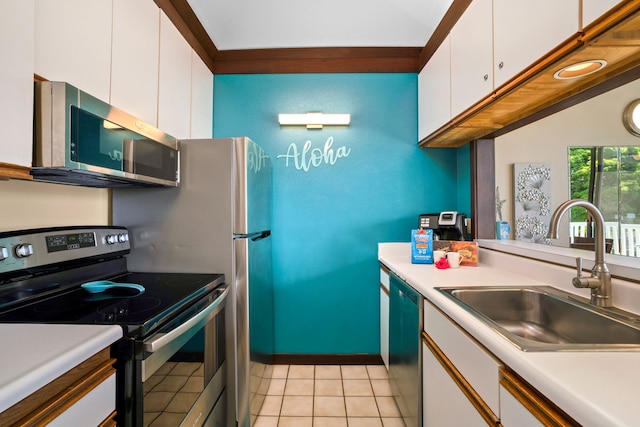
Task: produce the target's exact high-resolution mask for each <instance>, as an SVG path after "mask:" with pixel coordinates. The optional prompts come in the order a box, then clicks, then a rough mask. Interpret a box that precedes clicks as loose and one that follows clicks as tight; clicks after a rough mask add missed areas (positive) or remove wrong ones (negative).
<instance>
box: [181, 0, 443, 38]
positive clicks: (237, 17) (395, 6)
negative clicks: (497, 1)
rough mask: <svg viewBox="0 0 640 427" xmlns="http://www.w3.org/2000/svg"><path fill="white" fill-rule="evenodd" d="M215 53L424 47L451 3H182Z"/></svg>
mask: <svg viewBox="0 0 640 427" xmlns="http://www.w3.org/2000/svg"><path fill="white" fill-rule="evenodd" d="M187 2H188V3H189V5H190V6H191V8H192V9H193V11H194V13H195V15H196V16H197V17H198V19H199V21H200V22H201V23H202V25H203V27H204V28H205V30H206V32H207V34H208V35H209V37H210V38H211V40H212V41H213V43H214V44H215V46H216V48H217V49H218V50H220V51H224V50H237V49H274V48H275V49H278V48H321V47H424V46H425V45H426V44H427V42H428V41H429V38H430V37H431V35H432V34H433V32H434V30H435V29H436V27H437V26H438V24H439V23H440V21H441V20H442V18H443V17H444V15H445V12H446V11H447V10H448V9H449V7H450V6H451V3H453V0H348V1H345V0H322V1H317V0H296V1H291V0H271V1H264V0H187Z"/></svg>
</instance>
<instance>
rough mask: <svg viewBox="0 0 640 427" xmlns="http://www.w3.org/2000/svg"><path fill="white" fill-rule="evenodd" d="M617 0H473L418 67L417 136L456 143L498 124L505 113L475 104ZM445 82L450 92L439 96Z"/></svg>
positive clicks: (512, 83) (500, 91)
mask: <svg viewBox="0 0 640 427" xmlns="http://www.w3.org/2000/svg"><path fill="white" fill-rule="evenodd" d="M616 3H617V2H615V1H612V0H605V1H600V0H563V1H557V0H540V1H535V2H532V1H525V0H473V1H472V2H471V3H470V4H469V6H468V7H467V9H466V10H465V11H464V13H463V14H462V16H461V17H460V18H459V19H458V21H457V22H456V24H455V25H454V27H453V28H452V30H451V32H450V33H449V37H448V38H447V39H446V40H445V42H443V44H442V46H441V47H440V49H438V51H437V52H436V54H434V55H433V57H432V58H430V59H429V61H428V62H427V64H426V65H425V67H424V68H423V70H422V71H421V72H420V74H419V78H418V86H419V89H418V97H419V98H418V117H419V132H418V135H419V141H422V142H421V144H425V145H426V144H429V145H433V146H440V147H447V146H453V147H455V146H460V145H462V144H463V143H465V142H468V141H469V140H471V139H473V138H478V137H482V136H484V135H487V134H489V133H490V132H491V131H493V130H495V129H498V128H500V127H501V126H504V125H505V123H503V122H505V121H506V119H505V118H504V117H501V116H500V114H501V112H500V111H498V113H493V112H492V113H488V114H486V115H482V114H481V112H483V111H485V110H486V109H487V108H489V107H490V106H494V104H495V102H496V100H497V99H499V98H500V97H504V96H505V94H507V93H511V92H512V90H513V89H514V88H515V87H518V85H519V84H521V83H522V81H524V80H522V79H521V77H522V76H524V75H525V74H524V73H523V72H524V71H525V70H531V69H532V67H535V65H536V64H538V63H540V60H541V59H543V58H545V57H546V56H547V55H548V54H550V53H552V52H553V53H554V54H557V53H556V52H558V51H559V50H561V49H563V48H565V47H564V46H566V45H569V44H570V42H571V40H573V39H577V38H578V37H579V35H580V30H581V28H582V27H583V26H584V25H586V24H587V23H588V22H591V21H593V20H594V19H596V18H597V17H598V16H600V15H602V14H603V13H605V12H606V11H607V10H609V9H610V8H611V7H613V6H614V5H615V4H616ZM581 11H582V15H581ZM445 52H448V54H449V64H448V65H449V68H450V72H449V74H447V73H446V71H445V72H442V70H445V69H446V65H447V64H445V63H446V59H443V58H444V55H445ZM443 64H445V65H443ZM436 70H438V71H436ZM527 76H528V77H530V75H527ZM447 88H450V98H449V100H447V99H445V98H446V90H447ZM518 102H519V103H520V104H521V103H522V101H518ZM520 104H518V103H511V104H509V105H507V106H505V107H504V108H503V110H502V112H504V111H507V112H513V111H514V108H516V106H517V105H520ZM441 106H443V107H444V109H445V110H446V107H447V106H450V115H449V116H448V117H445V116H444V115H443V111H442V109H440V107H441ZM512 115H513V114H512ZM447 124H448V126H444V125H447Z"/></svg>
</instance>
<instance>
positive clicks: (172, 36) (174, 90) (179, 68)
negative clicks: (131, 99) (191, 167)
mask: <svg viewBox="0 0 640 427" xmlns="http://www.w3.org/2000/svg"><path fill="white" fill-rule="evenodd" d="M159 72H160V74H159V82H160V84H159V86H158V128H159V129H162V130H163V131H165V132H167V133H169V134H170V135H173V136H175V137H176V138H181V139H184V138H189V136H190V134H191V130H190V127H191V117H190V112H191V46H189V43H187V41H186V40H185V39H184V37H182V34H180V32H179V31H178V30H177V29H176V27H174V26H173V24H172V23H171V21H169V18H167V16H166V15H165V14H164V12H161V13H160V70H159Z"/></svg>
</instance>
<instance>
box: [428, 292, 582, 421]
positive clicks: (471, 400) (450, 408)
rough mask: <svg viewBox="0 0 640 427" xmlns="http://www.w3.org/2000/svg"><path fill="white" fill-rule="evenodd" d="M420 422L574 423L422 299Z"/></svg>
mask: <svg viewBox="0 0 640 427" xmlns="http://www.w3.org/2000/svg"><path fill="white" fill-rule="evenodd" d="M422 343H423V347H422V350H423V351H422V383H423V387H422V390H423V395H422V399H423V402H422V404H423V421H424V423H423V425H424V426H425V427H426V426H440V425H452V426H462V425H464V426H486V425H491V426H495V425H502V426H504V427H516V426H517V427H539V426H543V425H562V426H564V425H567V426H568V425H577V423H576V422H575V420H573V419H572V418H571V417H569V416H568V415H567V414H566V413H565V412H563V411H562V410H561V409H559V408H558V407H557V406H555V404H553V403H552V402H551V401H550V400H549V399H547V398H546V397H545V396H543V395H542V394H541V393H540V392H538V391H537V390H536V389H534V388H533V387H531V385H529V384H528V383H527V382H526V381H524V380H523V379H522V378H520V377H519V376H518V375H517V373H514V372H513V371H512V370H510V369H509V368H508V367H506V366H504V365H503V363H502V362H501V361H500V360H498V359H496V358H495V357H494V355H493V354H492V353H490V352H489V351H488V350H487V349H486V348H485V347H483V346H482V345H480V344H479V343H478V342H477V341H475V340H474V339H473V338H472V337H471V336H469V335H468V334H467V333H466V332H465V331H464V330H462V329H461V328H460V327H459V326H458V325H457V324H455V323H454V322H453V321H451V320H450V319H449V318H448V317H447V316H446V315H444V314H443V313H442V312H441V311H440V310H439V309H437V308H436V307H435V306H433V305H432V304H431V303H430V302H428V301H425V307H424V333H423V335H422Z"/></svg>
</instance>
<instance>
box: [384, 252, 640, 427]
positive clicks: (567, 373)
mask: <svg viewBox="0 0 640 427" xmlns="http://www.w3.org/2000/svg"><path fill="white" fill-rule="evenodd" d="M410 248H411V246H410V243H380V244H379V247H378V258H379V260H380V261H381V262H383V263H384V264H385V265H386V266H387V267H389V269H390V270H391V271H393V272H394V273H396V274H397V275H398V276H400V277H401V278H402V279H403V280H404V281H406V282H407V283H408V284H410V285H411V286H412V287H414V288H415V289H416V290H417V291H419V292H420V293H422V295H424V296H425V297H426V298H427V299H429V300H430V301H431V302H432V303H433V304H435V305H436V306H438V307H439V308H440V309H442V310H443V311H444V312H445V313H447V315H448V316H449V317H451V318H452V319H453V320H454V321H455V322H457V323H458V324H459V325H460V326H461V327H462V328H464V329H465V330H466V331H467V332H468V333H469V334H470V335H472V336H473V337H474V338H475V339H476V340H477V341H478V342H480V343H481V344H482V345H484V346H485V347H486V348H487V349H488V350H489V351H491V352H492V353H493V354H494V355H495V356H496V357H497V358H499V359H500V360H502V361H503V362H504V364H505V365H507V366H509V367H510V368H511V369H513V370H514V371H515V372H517V373H518V374H519V375H520V376H521V377H523V378H524V379H525V380H526V381H527V382H529V384H531V385H532V386H533V387H535V388H536V389H537V390H538V391H540V392H541V393H542V394H544V395H545V396H547V397H548V398H549V399H550V400H551V401H553V402H554V403H556V404H557V405H558V406H559V407H560V408H562V409H563V410H564V411H565V412H567V413H568V414H569V415H570V416H572V417H573V418H574V419H575V420H576V421H578V422H580V423H581V424H583V425H585V426H603V427H605V426H606V427H611V426H638V425H640V410H639V409H638V408H637V407H636V405H637V402H638V397H637V396H636V389H637V387H638V384H640V369H639V368H640V351H628V352H618V351H593V352H578V351H562V352H523V351H521V350H519V349H518V348H516V347H515V346H514V345H512V344H511V343H510V342H508V341H507V340H506V339H504V338H502V337H501V336H499V335H498V334H497V333H495V332H494V331H493V330H491V328H489V327H488V326H487V325H485V324H484V323H482V322H481V321H479V320H477V319H476V318H475V317H474V316H473V315H472V314H470V313H468V312H467V311H465V310H464V309H463V308H461V307H460V306H458V305H457V304H456V303H455V302H453V301H451V300H449V299H448V298H447V297H445V296H443V295H442V294H440V293H439V292H438V291H435V290H434V289H433V288H434V287H438V286H483V285H494V286H500V285H550V286H554V287H556V288H561V289H563V290H565V291H569V292H572V291H573V290H572V288H571V284H570V280H566V279H567V278H569V277H571V275H573V274H574V273H573V272H572V270H571V269H568V268H564V267H558V266H551V265H549V267H548V268H547V267H546V266H544V265H543V264H541V263H539V262H536V261H531V260H525V259H524V258H518V257H514V256H511V255H507V254H499V253H493V252H492V251H486V250H483V249H481V250H480V254H479V258H480V265H479V266H478V267H460V268H458V269H447V270H438V269H437V268H436V267H435V266H434V265H432V264H411V256H410V253H411V252H410ZM484 259H487V260H491V262H489V263H488V264H487V263H485V262H484V261H483V260H484ZM507 264H509V265H510V267H511V271H509V269H508V268H502V267H497V266H496V265H507ZM514 265H517V267H516V268H514ZM546 270H548V271H546ZM516 271H517V272H516ZM528 274H531V275H533V274H535V275H536V277H542V279H538V280H533V279H531V278H530V276H528ZM550 277H552V278H554V280H550V279H549V278H550ZM556 278H558V280H556ZM621 286H622V287H623V285H621ZM638 286H640V285H635V284H634V285H633V287H638ZM639 289H640V288H639ZM615 290H616V289H615V288H614V298H615V297H616V295H615ZM576 293H578V294H580V295H582V296H584V293H580V292H576ZM614 304H615V299H614Z"/></svg>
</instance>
